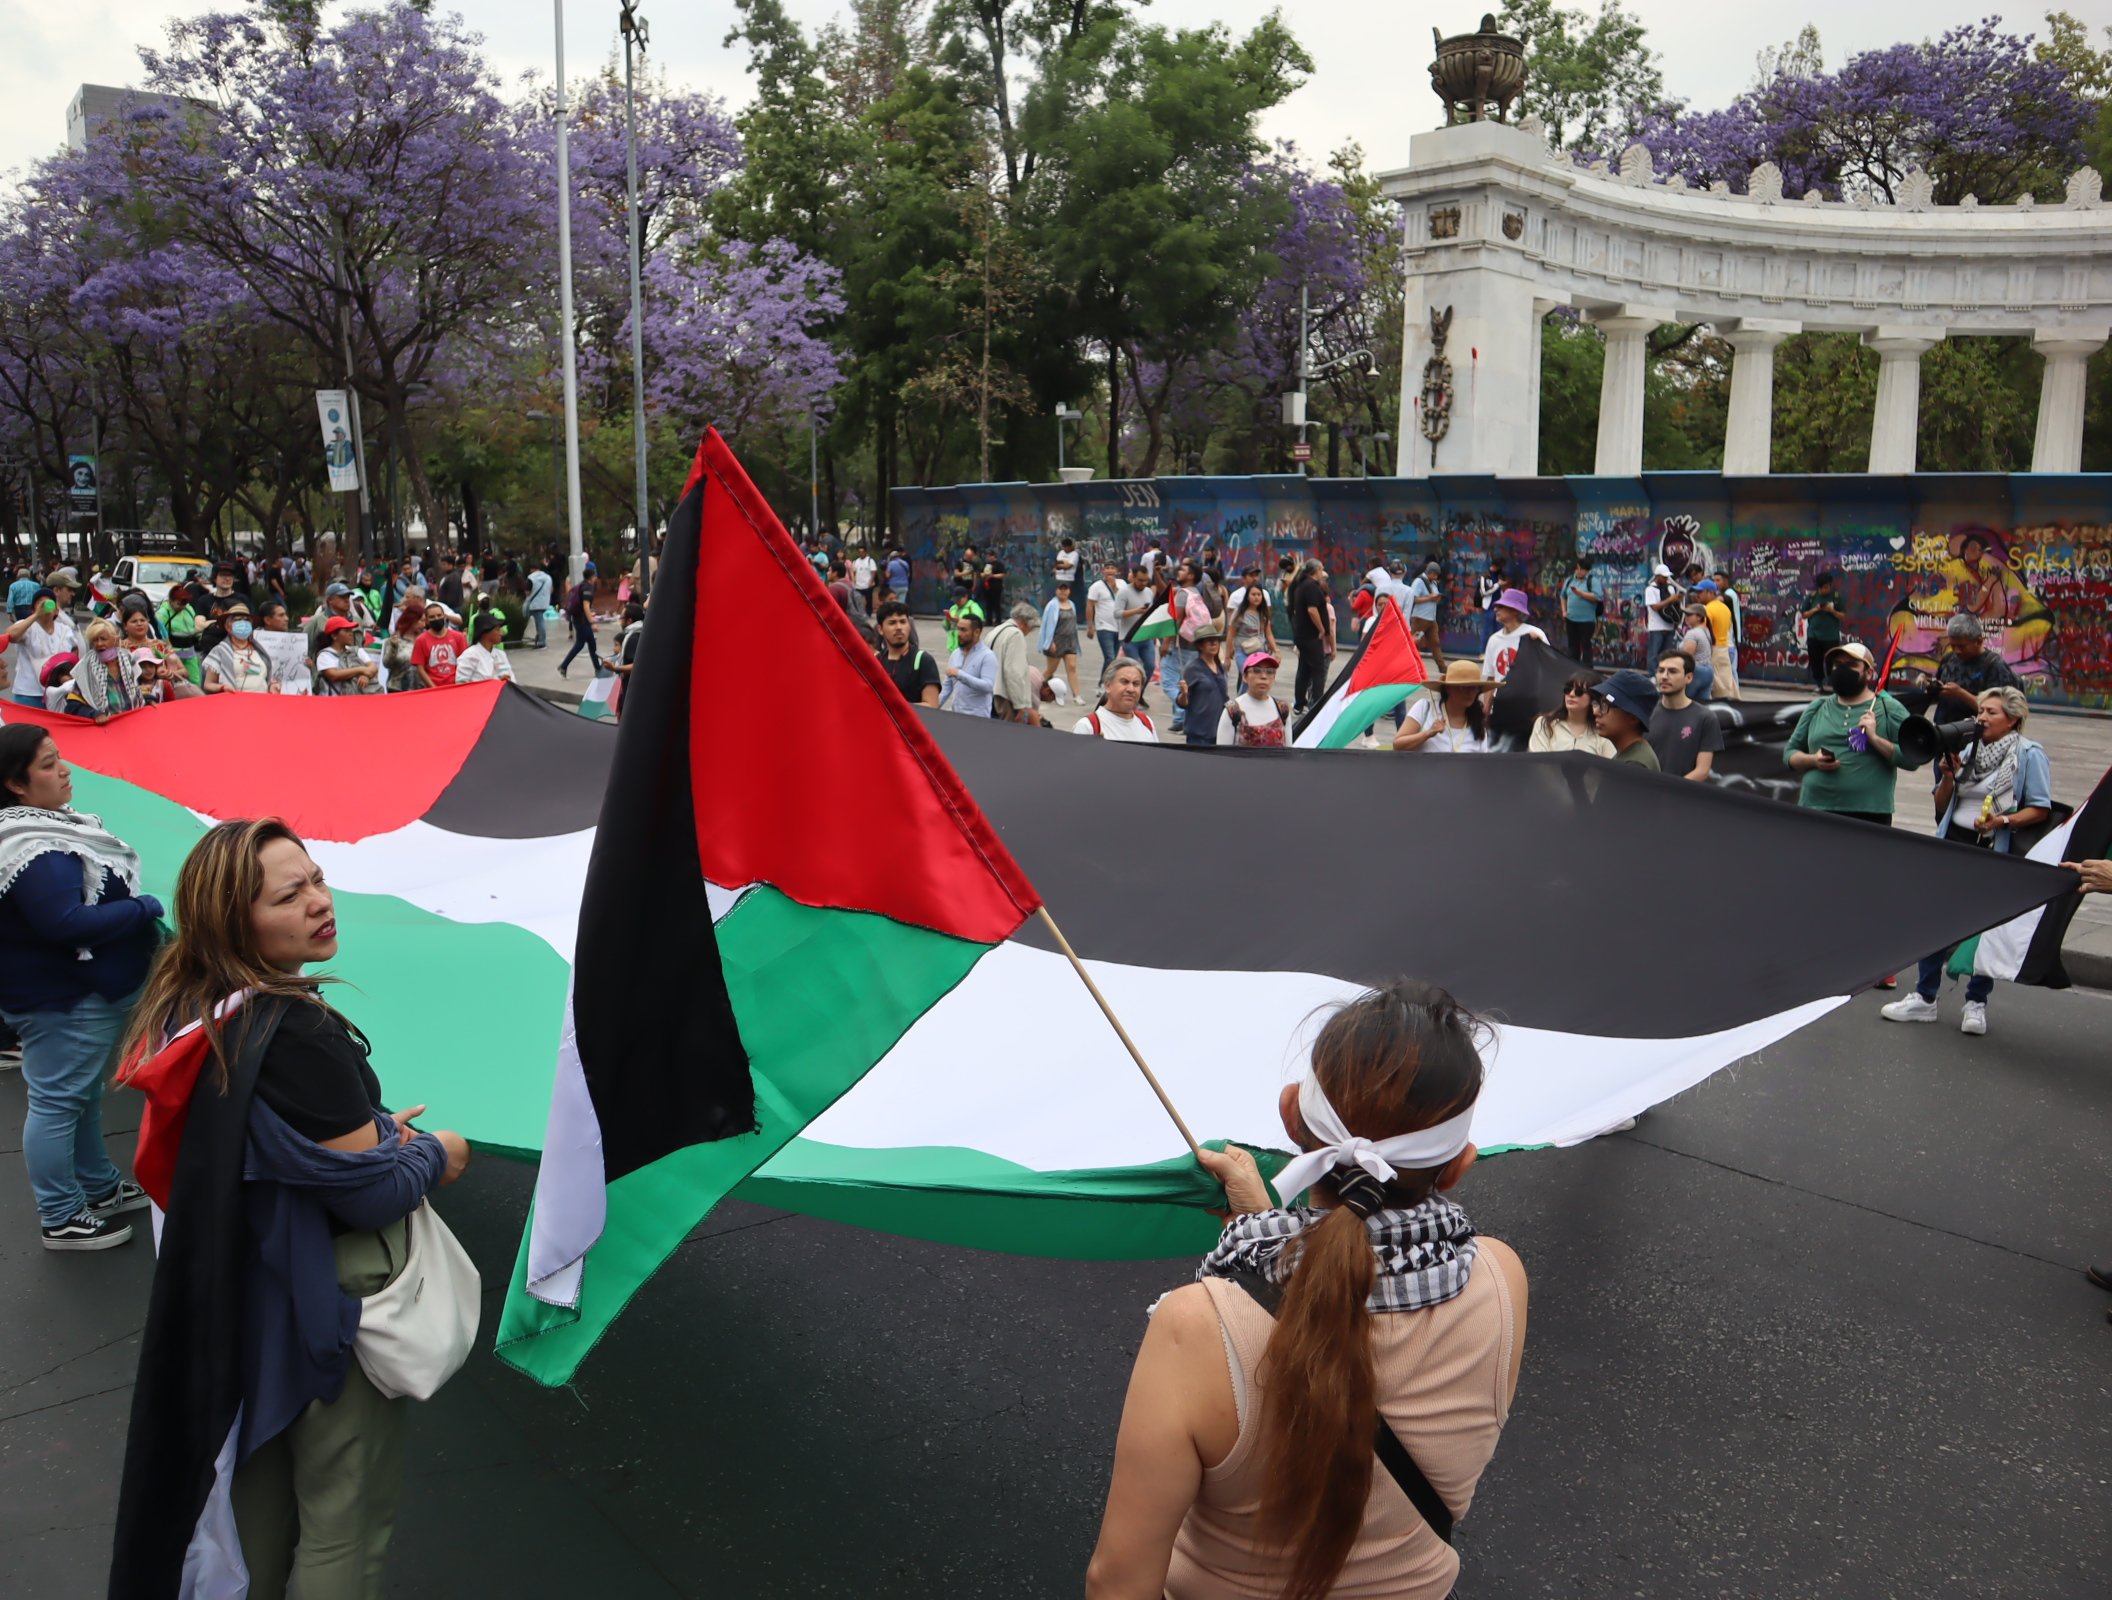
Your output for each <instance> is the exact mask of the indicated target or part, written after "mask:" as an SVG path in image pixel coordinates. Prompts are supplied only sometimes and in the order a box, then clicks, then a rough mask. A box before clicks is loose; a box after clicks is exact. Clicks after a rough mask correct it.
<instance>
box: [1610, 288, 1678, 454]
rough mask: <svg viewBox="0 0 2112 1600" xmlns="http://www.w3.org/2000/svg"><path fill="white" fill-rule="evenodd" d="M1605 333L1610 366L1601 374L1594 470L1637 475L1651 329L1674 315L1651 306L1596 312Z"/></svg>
mask: <svg viewBox="0 0 2112 1600" xmlns="http://www.w3.org/2000/svg"><path fill="white" fill-rule="evenodd" d="M1591 320H1592V321H1593V322H1595V323H1596V324H1598V327H1599V330H1600V331H1601V332H1602V333H1604V334H1605V335H1606V370H1605V374H1604V376H1602V377H1601V378H1600V380H1599V451H1598V457H1597V459H1596V461H1595V462H1594V463H1593V465H1592V471H1594V472H1595V473H1597V474H1598V475H1599V476H1600V477H1602V478H1632V477H1634V476H1635V475H1636V474H1637V473H1639V472H1641V471H1642V470H1643V378H1644V375H1645V374H1646V372H1647V371H1648V369H1649V364H1650V349H1649V339H1650V330H1651V329H1652V328H1655V327H1657V326H1659V325H1660V324H1662V323H1667V322H1670V321H1672V320H1673V316H1672V313H1671V312H1670V311H1660V310H1657V309H1656V308H1654V307H1650V306H1616V307H1613V308H1611V309H1609V310H1606V311H1600V312H1594V313H1593V314H1592V319H1591Z"/></svg>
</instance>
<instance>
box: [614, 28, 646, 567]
mask: <svg viewBox="0 0 2112 1600" xmlns="http://www.w3.org/2000/svg"><path fill="white" fill-rule="evenodd" d="M620 23H621V26H622V29H623V132H624V189H625V198H626V200H627V202H628V205H627V209H626V216H627V218H628V223H629V226H628V229H627V232H628V235H629V236H628V238H627V239H626V241H625V243H626V249H625V250H624V254H625V255H626V256H628V257H629V258H630V268H631V439H632V448H631V453H632V462H631V466H632V470H633V472H634V474H635V475H636V479H637V483H636V489H637V496H638V512H637V522H638V580H639V582H638V592H639V594H640V595H641V596H643V595H645V594H646V593H647V592H648V591H649V590H650V589H651V588H652V582H653V514H652V511H651V509H650V508H649V506H648V504H647V501H646V492H645V291H644V288H643V287H642V285H641V282H640V279H641V278H642V276H643V274H644V270H645V263H644V260H643V257H644V255H645V241H644V240H643V239H641V238H640V237H639V236H638V100H637V94H636V90H635V88H634V87H633V71H632V59H633V57H634V56H637V55H643V54H644V53H645V41H646V27H645V18H643V17H641V16H640V15H639V14H638V6H637V0H625V4H624V7H623V14H622V17H621V18H620Z"/></svg>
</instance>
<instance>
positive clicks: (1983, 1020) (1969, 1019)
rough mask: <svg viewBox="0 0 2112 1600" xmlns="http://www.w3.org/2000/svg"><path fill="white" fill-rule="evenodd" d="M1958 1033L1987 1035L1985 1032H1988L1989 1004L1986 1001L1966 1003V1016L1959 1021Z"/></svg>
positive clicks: (1969, 1001)
mask: <svg viewBox="0 0 2112 1600" xmlns="http://www.w3.org/2000/svg"><path fill="white" fill-rule="evenodd" d="M1958 1031H1959V1032H1960V1033H1985V1032H1987V1002H1986V1001H1984V1000H1968V1001H1966V1003H1965V1015H1964V1016H1962V1017H1960V1018H1959V1019H1958Z"/></svg>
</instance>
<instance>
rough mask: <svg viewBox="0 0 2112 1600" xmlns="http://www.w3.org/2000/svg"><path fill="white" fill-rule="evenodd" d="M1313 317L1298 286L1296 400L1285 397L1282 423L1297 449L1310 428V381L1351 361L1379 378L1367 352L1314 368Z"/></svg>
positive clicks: (1303, 469)
mask: <svg viewBox="0 0 2112 1600" xmlns="http://www.w3.org/2000/svg"><path fill="white" fill-rule="evenodd" d="M1316 315H1317V313H1316V312H1315V311H1314V310H1313V309H1312V303H1311V301H1310V299H1309V298H1308V296H1307V291H1306V287H1305V285H1304V284H1300V285H1299V286H1298V389H1297V396H1298V398H1297V399H1296V401H1295V402H1292V401H1290V399H1289V397H1288V396H1286V397H1285V398H1286V405H1285V409H1284V420H1285V421H1286V422H1290V423H1293V424H1294V425H1295V426H1296V427H1297V429H1298V442H1299V444H1301V445H1303V444H1304V443H1305V430H1306V429H1307V428H1308V427H1310V426H1311V423H1310V422H1309V421H1308V420H1307V418H1306V401H1307V393H1308V391H1309V390H1310V388H1311V387H1312V381H1313V379H1315V378H1318V377H1322V376H1324V375H1325V374H1327V373H1330V372H1333V371H1334V370H1335V369H1336V368H1337V367H1346V366H1348V365H1349V364H1350V363H1351V362H1352V361H1362V362H1363V363H1364V376H1365V377H1367V378H1376V377H1377V376H1378V375H1379V361H1378V357H1376V356H1374V355H1373V354H1372V353H1371V352H1370V351H1369V350H1362V349H1359V350H1352V351H1350V352H1349V353H1348V354H1347V355H1340V356H1337V357H1335V359H1334V360H1332V361H1325V362H1322V363H1320V364H1319V365H1318V366H1315V365H1314V364H1313V319H1314V317H1315V316H1316ZM1298 470H1299V472H1300V473H1309V472H1310V471H1311V470H1312V469H1311V467H1310V465H1309V464H1308V463H1307V462H1304V461H1300V462H1299V463H1298Z"/></svg>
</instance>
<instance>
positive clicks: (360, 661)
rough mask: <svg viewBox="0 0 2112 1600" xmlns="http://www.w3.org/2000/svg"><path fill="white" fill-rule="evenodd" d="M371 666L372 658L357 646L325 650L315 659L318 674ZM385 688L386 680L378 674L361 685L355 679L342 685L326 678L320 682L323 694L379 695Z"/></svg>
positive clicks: (386, 685) (347, 680) (349, 679)
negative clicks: (371, 680)
mask: <svg viewBox="0 0 2112 1600" xmlns="http://www.w3.org/2000/svg"><path fill="white" fill-rule="evenodd" d="M339 631H340V632H342V631H343V630H342V629H340V630H339ZM373 664H374V657H373V656H372V655H371V654H369V653H368V652H367V651H365V650H362V649H360V648H359V646H358V645H353V646H352V647H351V648H349V649H346V650H325V651H324V652H323V653H322V654H321V655H319V656H317V657H316V658H315V670H316V672H317V673H318V674H320V673H324V672H338V671H341V670H342V669H344V668H346V667H370V666H372V665H373ZM387 687H388V682H387V680H386V679H385V678H383V677H382V675H381V674H380V673H378V672H377V673H375V674H374V681H373V682H372V683H361V682H360V681H359V680H358V679H357V678H348V679H346V680H345V681H344V682H343V683H332V682H331V681H330V680H329V679H327V678H325V679H323V681H322V692H323V693H324V694H380V693H381V692H382V691H383V690H384V689H386V688H387Z"/></svg>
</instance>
